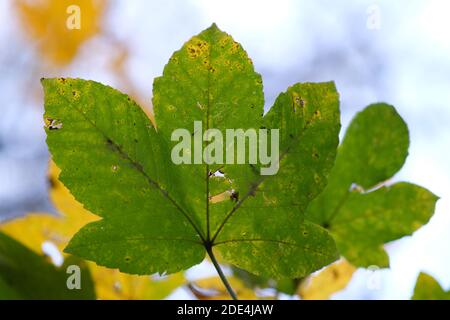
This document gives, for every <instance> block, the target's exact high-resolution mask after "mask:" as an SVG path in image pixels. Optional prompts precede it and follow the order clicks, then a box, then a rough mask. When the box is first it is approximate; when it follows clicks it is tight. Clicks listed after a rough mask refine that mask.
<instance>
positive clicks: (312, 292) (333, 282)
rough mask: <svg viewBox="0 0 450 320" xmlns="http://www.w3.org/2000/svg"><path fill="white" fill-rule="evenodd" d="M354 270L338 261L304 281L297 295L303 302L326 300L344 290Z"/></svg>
mask: <svg viewBox="0 0 450 320" xmlns="http://www.w3.org/2000/svg"><path fill="white" fill-rule="evenodd" d="M355 271H356V268H355V267H354V266H353V265H351V264H350V263H348V262H347V261H346V260H340V261H338V262H336V263H333V264H332V265H330V266H328V267H326V268H325V269H323V270H322V271H319V273H317V274H315V275H312V276H311V277H310V278H308V279H307V280H305V281H304V282H303V283H302V284H301V285H300V288H299V292H298V294H299V295H300V297H302V299H304V300H326V299H329V298H330V297H331V295H332V294H334V293H336V292H339V291H341V290H342V289H344V288H345V287H346V286H347V284H348V283H349V282H350V280H351V278H352V276H353V273H354V272H355Z"/></svg>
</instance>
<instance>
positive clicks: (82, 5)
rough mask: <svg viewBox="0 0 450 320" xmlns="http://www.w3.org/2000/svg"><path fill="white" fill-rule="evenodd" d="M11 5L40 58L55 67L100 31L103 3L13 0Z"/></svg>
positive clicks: (84, 0)
mask: <svg viewBox="0 0 450 320" xmlns="http://www.w3.org/2000/svg"><path fill="white" fill-rule="evenodd" d="M14 5H15V6H16V9H17V11H18V13H19V17H20V20H21V22H22V24H23V26H24V29H25V31H26V33H27V34H28V35H29V36H31V38H32V40H34V41H35V42H36V44H37V46H38V49H39V51H40V52H41V53H42V55H43V56H45V57H46V58H48V59H49V60H50V62H53V63H54V64H55V65H65V64H67V63H69V62H70V61H71V60H72V59H73V58H74V56H75V55H76V54H77V52H78V49H79V48H80V46H81V45H82V44H83V43H84V42H85V41H86V40H88V39H90V38H91V37H93V36H94V35H95V34H97V33H98V32H99V31H100V23H101V17H102V14H103V12H104V11H105V7H106V0H39V1H27V0H17V1H14ZM78 9H79V11H78ZM78 13H79V15H78ZM74 19H75V20H74ZM74 22H79V25H76V23H75V24H74ZM78 27H79V29H78Z"/></svg>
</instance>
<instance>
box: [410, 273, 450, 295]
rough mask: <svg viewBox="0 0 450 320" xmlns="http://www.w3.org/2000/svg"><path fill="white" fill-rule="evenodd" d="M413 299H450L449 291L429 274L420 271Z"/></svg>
mask: <svg viewBox="0 0 450 320" xmlns="http://www.w3.org/2000/svg"><path fill="white" fill-rule="evenodd" d="M412 299H413V300H450V291H447V292H446V291H444V289H442V287H441V285H440V284H439V283H438V282H437V281H436V280H435V279H434V278H433V277H432V276H430V275H428V274H426V273H423V272H421V273H420V274H419V277H418V278H417V283H416V287H415V289H414V296H413V297H412Z"/></svg>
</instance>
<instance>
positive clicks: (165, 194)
mask: <svg viewBox="0 0 450 320" xmlns="http://www.w3.org/2000/svg"><path fill="white" fill-rule="evenodd" d="M133 103H134V104H135V105H136V106H138V107H139V105H138V104H136V103H135V102H134V101H133ZM73 108H74V109H75V110H76V111H77V112H78V113H79V114H80V115H81V116H82V117H83V118H84V120H85V121H87V122H88V123H89V124H90V125H91V126H92V127H93V128H94V129H95V130H97V131H98V132H99V133H100V134H101V135H102V137H103V138H104V139H105V140H106V141H107V142H110V143H112V144H113V146H114V149H113V151H116V152H117V153H118V154H119V155H120V156H121V157H122V158H124V159H125V160H128V161H129V162H130V163H131V164H132V166H133V168H135V169H136V170H137V171H138V172H139V173H140V174H142V175H143V176H144V178H145V179H146V181H147V182H148V183H149V184H150V185H151V186H152V187H154V188H156V189H157V190H159V191H160V192H161V194H162V195H163V197H165V198H166V199H168V200H169V201H170V202H171V203H172V204H173V205H174V206H175V208H176V209H177V210H178V211H179V212H180V213H181V214H182V215H183V216H184V217H185V218H186V220H187V221H188V222H189V224H190V225H191V226H192V228H193V229H194V230H195V232H196V233H197V234H198V235H199V237H200V238H201V240H202V241H203V242H204V241H205V237H204V235H203V233H202V232H201V230H200V229H199V227H198V226H197V225H196V224H195V223H194V221H193V220H192V218H191V217H190V216H189V214H188V213H187V212H186V211H184V209H183V208H182V207H181V206H180V205H179V204H178V203H177V202H176V201H175V199H173V198H172V197H171V196H170V194H169V193H168V192H167V190H165V189H163V188H162V187H161V186H160V185H159V183H157V182H156V181H155V180H153V179H152V178H151V177H150V176H149V175H148V174H147V173H146V172H145V170H144V168H143V166H142V165H141V164H139V163H138V162H137V161H135V160H134V159H132V158H131V157H130V156H129V155H128V154H127V153H126V152H125V151H123V150H122V148H121V147H120V146H119V145H118V144H117V143H116V142H115V141H113V140H112V139H111V138H110V137H108V135H107V134H106V133H104V132H103V130H101V129H100V128H99V127H98V126H97V125H96V124H95V123H94V122H92V121H91V120H90V119H89V118H88V117H87V116H86V115H85V114H84V113H83V111H82V110H80V109H79V108H78V107H76V106H73ZM152 127H153V126H152Z"/></svg>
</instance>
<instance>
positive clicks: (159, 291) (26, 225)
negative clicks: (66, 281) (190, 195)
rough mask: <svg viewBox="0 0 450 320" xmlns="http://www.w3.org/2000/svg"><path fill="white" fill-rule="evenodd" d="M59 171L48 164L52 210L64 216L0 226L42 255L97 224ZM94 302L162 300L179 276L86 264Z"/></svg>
mask: <svg viewBox="0 0 450 320" xmlns="http://www.w3.org/2000/svg"><path fill="white" fill-rule="evenodd" d="M59 173H60V170H59V168H58V167H57V166H56V165H55V164H54V163H53V162H52V163H51V164H50V177H49V179H50V181H51V185H52V187H51V190H50V197H51V200H52V201H53V203H54V204H55V206H56V208H57V209H58V210H59V211H60V212H63V213H64V216H52V215H49V214H30V215H28V216H25V217H23V218H18V219H15V220H12V221H9V222H6V223H5V224H2V225H0V230H2V231H3V232H4V233H6V234H8V235H9V236H11V237H13V238H15V239H16V240H18V241H20V242H22V243H23V244H24V245H25V246H27V247H28V248H30V249H32V250H34V251H35V252H37V253H40V254H43V253H44V252H43V251H42V245H43V243H44V242H51V243H53V244H54V245H56V246H57V247H58V249H59V250H60V252H62V250H63V249H64V247H65V246H66V245H67V243H68V241H69V240H70V239H71V238H72V236H73V235H74V234H75V233H76V232H77V231H78V230H79V229H80V228H81V227H83V226H84V225H85V224H87V223H89V222H92V221H94V220H98V217H97V216H95V215H93V214H92V213H90V212H89V211H87V210H86V209H84V208H83V206H82V205H81V204H80V203H79V202H77V201H76V200H75V199H74V197H73V196H72V195H71V194H70V192H69V190H67V188H66V187H65V186H64V185H63V184H62V183H61V182H60V181H59V180H58V175H59ZM88 265H89V268H90V271H91V273H92V277H93V279H94V282H95V289H96V293H97V298H98V299H103V300H106V299H113V300H119V299H129V300H132V299H163V298H165V297H166V296H167V295H168V294H170V292H172V291H173V290H174V289H175V288H177V287H179V286H180V285H182V284H184V282H185V279H184V276H183V275H182V274H175V275H171V276H169V277H166V278H164V279H161V280H155V279H152V278H151V277H150V276H134V275H128V274H123V273H121V272H119V271H118V270H113V269H107V268H104V267H100V266H97V265H96V264H95V263H92V262H89V263H88Z"/></svg>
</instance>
